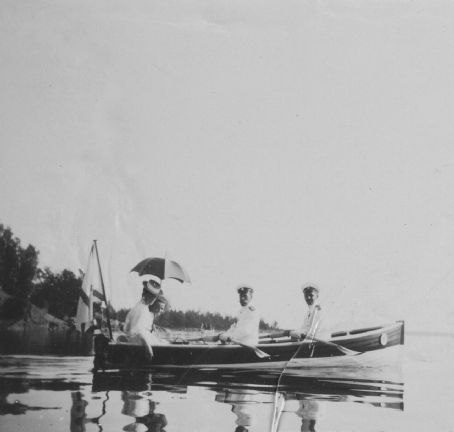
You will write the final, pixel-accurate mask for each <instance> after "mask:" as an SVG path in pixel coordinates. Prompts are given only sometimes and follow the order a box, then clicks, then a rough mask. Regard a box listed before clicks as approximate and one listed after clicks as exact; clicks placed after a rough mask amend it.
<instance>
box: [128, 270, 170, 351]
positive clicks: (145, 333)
mask: <svg viewBox="0 0 454 432" xmlns="http://www.w3.org/2000/svg"><path fill="white" fill-rule="evenodd" d="M161 293H162V290H161V280H160V279H159V278H158V277H156V276H152V275H149V276H148V281H144V282H143V290H142V298H141V299H140V301H139V303H137V304H136V305H135V306H134V307H133V308H132V309H131V310H130V311H129V312H128V315H126V319H125V325H124V331H125V333H126V334H127V335H128V336H129V341H131V342H134V343H138V344H143V345H145V347H146V348H147V350H148V353H149V354H150V357H153V349H152V348H151V345H152V344H153V342H154V337H153V336H152V333H151V330H152V327H153V320H154V315H153V314H152V313H151V312H150V310H149V306H150V305H151V304H153V303H154V302H156V300H157V299H158V297H159V295H160V294H161Z"/></svg>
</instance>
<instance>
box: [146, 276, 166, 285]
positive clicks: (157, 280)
mask: <svg viewBox="0 0 454 432" xmlns="http://www.w3.org/2000/svg"><path fill="white" fill-rule="evenodd" d="M149 280H152V281H155V282H157V283H158V284H159V285H161V283H162V279H161V278H159V277H157V276H155V275H150V274H145V275H143V276H142V282H148V281H149Z"/></svg>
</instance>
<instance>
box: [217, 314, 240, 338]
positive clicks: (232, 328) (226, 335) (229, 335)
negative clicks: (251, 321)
mask: <svg viewBox="0 0 454 432" xmlns="http://www.w3.org/2000/svg"><path fill="white" fill-rule="evenodd" d="M237 324H238V320H237V319H235V321H234V322H233V324H232V325H231V326H230V327H229V328H228V330H226V331H225V332H223V333H221V334H220V335H219V340H220V341H221V342H230V340H231V338H232V335H234V334H235V331H236V327H237Z"/></svg>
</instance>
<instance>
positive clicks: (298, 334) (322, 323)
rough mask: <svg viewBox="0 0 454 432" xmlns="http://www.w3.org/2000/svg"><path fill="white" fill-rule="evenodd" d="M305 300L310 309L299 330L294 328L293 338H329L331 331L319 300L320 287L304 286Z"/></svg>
mask: <svg viewBox="0 0 454 432" xmlns="http://www.w3.org/2000/svg"><path fill="white" fill-rule="evenodd" d="M302 291H303V294H304V300H305V301H306V304H307V306H308V311H307V313H306V314H305V316H304V320H303V323H302V325H301V327H300V329H299V330H292V331H291V332H290V336H291V337H292V338H297V339H301V338H305V337H307V338H310V339H313V338H318V339H325V340H326V339H329V338H330V332H329V330H328V329H327V326H326V324H327V322H326V318H325V317H324V314H323V311H322V308H321V306H320V304H319V301H318V296H319V292H320V291H319V289H318V288H316V287H313V286H304V287H302Z"/></svg>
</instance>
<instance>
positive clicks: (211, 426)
mask: <svg viewBox="0 0 454 432" xmlns="http://www.w3.org/2000/svg"><path fill="white" fill-rule="evenodd" d="M83 362H85V363H83ZM82 366H83V367H82ZM0 368H1V370H0V429H1V430H8V427H5V428H4V424H5V425H6V426H9V429H10V430H13V429H14V430H20V429H22V430H27V429H28V430H30V425H34V422H38V423H39V422H42V419H43V418H44V419H49V421H48V427H47V428H44V427H42V428H41V430H43V431H44V430H46V431H50V432H56V431H60V430H64V429H62V428H61V426H62V424H66V430H68V429H69V431H70V432H95V431H103V430H104V431H121V430H124V431H137V432H146V431H152V432H159V431H160V432H163V431H166V430H168V431H169V432H171V431H179V430H200V431H202V430H203V431H205V430H218V431H222V432H227V431H229V432H232V431H236V432H255V431H257V432H258V431H262V430H271V431H274V432H277V431H279V430H301V431H318V432H323V430H325V431H326V430H327V429H326V426H325V429H321V428H320V425H326V424H329V423H330V422H331V423H333V422H335V421H336V419H338V418H339V415H340V413H342V412H343V411H342V410H343V406H344V405H345V407H347V406H348V409H349V410H350V411H349V412H352V411H351V410H352V405H353V406H356V407H357V408H356V409H354V410H353V411H354V412H355V413H359V414H358V417H360V416H361V415H363V414H362V413H363V412H364V411H361V405H362V406H365V405H367V406H369V407H370V408H369V409H372V410H375V407H377V408H378V409H377V414H373V413H372V416H375V418H376V419H379V418H380V417H381V415H382V414H381V413H380V410H381V409H383V408H385V409H388V410H392V411H393V412H396V411H401V410H403V392H404V387H403V384H402V383H401V382H400V381H394V380H385V379H368V378H366V377H365V375H364V374H362V375H360V376H362V378H358V377H356V376H355V375H359V374H358V373H356V374H355V373H353V372H352V373H350V372H349V373H346V371H345V370H344V371H334V370H323V371H319V372H318V373H317V374H315V373H314V371H295V370H293V371H291V373H286V374H280V373H279V372H277V371H274V372H266V371H250V370H227V369H226V370H218V369H206V370H198V369H186V370H183V369H177V370H175V369H174V370H169V369H168V370H163V369H160V370H152V371H150V370H147V371H134V370H132V371H128V372H122V373H96V374H92V372H91V370H90V369H91V364H90V362H89V361H88V362H87V361H85V360H82V359H75V358H73V359H63V358H59V359H57V358H55V359H51V358H48V359H44V358H38V359H36V358H34V359H32V358H29V359H24V358H15V359H14V360H13V361H10V362H5V361H4V359H2V362H1V364H0ZM341 372H342V373H341ZM308 375H312V376H308ZM368 414H369V415H371V412H370V411H368ZM354 415H356V414H354ZM12 416H14V417H15V418H16V419H17V421H16V422H15V423H12V421H11V420H8V419H10V418H11V417H12ZM62 418H63V420H61V419H62ZM321 419H323V421H320V420H321ZM8 421H10V423H8ZM61 421H63V423H59V422H61ZM5 422H6V423H5ZM21 422H22V423H21ZM38 423H37V424H38ZM57 424H58V425H59V426H58V427H57ZM21 425H22V426H24V427H20V426H21ZM16 426H17V427H16ZM34 430H35V429H34ZM36 430H38V429H36ZM351 430H353V429H351Z"/></svg>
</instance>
